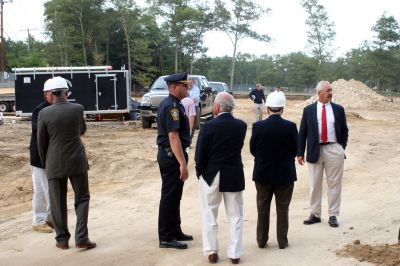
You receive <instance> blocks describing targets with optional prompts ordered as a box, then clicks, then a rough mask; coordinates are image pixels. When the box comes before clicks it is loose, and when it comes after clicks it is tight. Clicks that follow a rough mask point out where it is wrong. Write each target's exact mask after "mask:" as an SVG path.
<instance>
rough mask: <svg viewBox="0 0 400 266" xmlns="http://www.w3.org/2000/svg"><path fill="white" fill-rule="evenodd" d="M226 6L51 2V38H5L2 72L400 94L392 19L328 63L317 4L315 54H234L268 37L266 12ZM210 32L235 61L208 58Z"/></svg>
mask: <svg viewBox="0 0 400 266" xmlns="http://www.w3.org/2000/svg"><path fill="white" fill-rule="evenodd" d="M227 1H228V3H229V5H225V3H226V2H227ZM227 1H222V0H216V1H215V9H214V10H213V9H212V8H210V7H209V6H208V5H206V4H205V2H204V1H194V0H168V1H161V0H148V1H147V2H148V3H151V5H150V6H148V7H143V8H142V7H138V6H137V5H136V4H135V1H134V0H49V1H47V2H46V3H45V13H44V16H45V25H46V33H47V36H48V41H46V42H39V41H36V40H34V39H31V40H30V51H28V45H27V43H26V42H22V41H18V42H14V41H12V40H6V42H5V51H6V54H5V56H6V57H5V64H6V70H7V71H10V70H11V68H13V67H39V66H71V65H74V66H79V65H85V64H87V65H104V64H107V65H112V66H113V68H114V69H119V68H120V67H122V66H125V67H126V68H129V69H130V71H131V74H132V88H135V89H136V88H141V87H142V86H144V85H151V83H152V81H153V80H154V79H155V78H157V77H158V76H159V75H162V74H169V73H171V72H174V71H177V70H187V71H190V72H192V73H193V74H203V75H205V76H207V78H208V79H209V80H215V81H223V82H226V83H228V84H229V83H233V84H235V86H234V88H233V89H235V88H237V87H238V86H240V85H242V87H245V86H249V84H255V83H257V82H260V83H262V84H263V85H266V86H276V85H280V86H283V87H293V88H310V87H315V84H316V83H317V81H318V80H320V79H328V80H330V81H334V80H337V79H340V78H343V79H351V78H353V79H356V80H360V81H362V82H364V83H366V84H367V85H368V86H370V87H377V88H379V89H381V90H391V91H400V31H399V24H398V22H397V21H396V20H395V19H394V17H393V16H388V15H387V14H386V13H384V14H383V15H382V16H381V17H379V18H378V19H377V22H376V24H375V25H374V26H373V27H372V30H373V31H375V32H376V36H375V38H374V39H373V40H372V41H371V42H367V41H365V42H364V43H363V44H362V45H361V46H360V47H358V48H356V49H352V50H350V51H349V52H348V53H347V54H346V55H345V56H344V57H342V58H337V59H334V60H333V59H332V57H331V55H332V54H331V50H330V46H329V45H330V42H331V41H332V40H333V37H334V32H333V23H330V22H329V20H328V17H327V14H326V11H325V10H324V8H323V7H322V6H321V5H319V4H318V2H317V0H302V1H301V2H302V4H303V6H304V7H305V8H308V9H307V10H309V12H308V13H309V17H308V19H307V21H306V23H308V25H309V27H310V30H309V32H308V34H309V47H310V48H312V49H311V51H312V53H311V54H310V55H307V54H305V53H302V52H298V53H290V54H286V55H274V56H271V55H263V56H260V57H256V56H254V55H251V54H242V53H239V52H238V51H237V49H236V48H237V46H236V45H237V43H238V41H240V40H241V39H242V38H246V37H249V38H255V39H257V40H261V41H269V37H268V36H267V35H262V34H260V33H257V32H254V31H253V30H252V29H251V23H252V22H254V21H255V20H257V19H258V18H259V17H261V16H262V15H264V14H267V13H268V12H269V10H268V9H261V8H260V7H259V6H257V5H255V4H254V1H250V0H227ZM311 15H312V16H311ZM213 29H219V30H221V31H224V32H226V33H227V34H228V36H230V38H231V41H232V47H233V48H234V49H233V50H234V52H233V54H232V56H223V57H216V58H209V57H207V56H206V55H205V52H206V47H205V44H204V33H205V32H207V31H210V30H213ZM214 41H215V40H214ZM235 44H236V45H235ZM321 64H322V65H321ZM235 66H236V68H235ZM321 66H322V67H321ZM232 71H233V72H232ZM234 74H235V75H234Z"/></svg>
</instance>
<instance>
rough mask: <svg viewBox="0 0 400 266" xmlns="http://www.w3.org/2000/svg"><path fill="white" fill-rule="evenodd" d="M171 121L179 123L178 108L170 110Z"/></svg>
mask: <svg viewBox="0 0 400 266" xmlns="http://www.w3.org/2000/svg"><path fill="white" fill-rule="evenodd" d="M170 113H171V116H172V120H174V121H179V110H178V108H176V107H174V108H172V109H171V110H170Z"/></svg>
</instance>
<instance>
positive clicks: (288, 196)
mask: <svg viewBox="0 0 400 266" xmlns="http://www.w3.org/2000/svg"><path fill="white" fill-rule="evenodd" d="M293 187H294V183H293V182H292V183H290V184H288V185H263V184H260V183H257V182H256V189H257V211H258V219H257V243H258V244H259V245H262V246H264V245H265V244H267V241H268V232H269V216H270V208H271V200H272V196H273V195H275V205H276V217H277V219H276V235H277V239H278V245H279V246H280V247H282V246H285V245H286V244H288V239H287V233H288V230H289V204H290V201H291V200H292V194H293Z"/></svg>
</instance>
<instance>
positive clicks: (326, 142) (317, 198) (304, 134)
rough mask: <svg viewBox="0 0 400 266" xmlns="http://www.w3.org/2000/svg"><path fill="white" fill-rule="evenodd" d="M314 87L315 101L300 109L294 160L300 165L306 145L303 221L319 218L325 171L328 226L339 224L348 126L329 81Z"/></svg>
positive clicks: (314, 220)
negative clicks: (306, 197)
mask: <svg viewBox="0 0 400 266" xmlns="http://www.w3.org/2000/svg"><path fill="white" fill-rule="evenodd" d="M316 90H317V93H318V98H319V99H318V101H317V102H315V103H313V104H310V105H308V106H306V107H305V108H304V110H303V116H302V119H301V123H300V129H299V140H298V148H297V161H298V163H299V164H300V165H303V164H304V152H305V149H306V146H307V156H306V161H307V162H308V166H309V175H310V193H311V195H310V217H309V218H308V219H306V220H304V224H307V225H310V224H315V223H320V222H321V202H322V176H323V173H324V171H325V175H326V180H327V184H328V205H329V210H328V212H329V222H328V223H329V225H330V226H331V227H338V226H339V223H338V221H337V218H336V216H338V215H339V211H340V199H341V191H342V177H343V164H344V158H345V154H344V149H345V148H346V145H347V139H348V132H349V130H348V128H347V123H346V115H345V111H344V108H343V107H342V106H340V105H338V104H335V103H333V102H331V99H332V87H331V84H330V83H329V82H328V81H320V82H319V83H318V85H317V88H316ZM306 144H307V145H306Z"/></svg>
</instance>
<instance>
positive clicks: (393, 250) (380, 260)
mask: <svg viewBox="0 0 400 266" xmlns="http://www.w3.org/2000/svg"><path fill="white" fill-rule="evenodd" d="M357 243H359V241H357V240H356V241H354V244H352V245H346V246H345V247H344V249H342V250H340V251H338V253H337V255H340V256H343V257H354V258H356V259H358V260H359V261H367V262H370V263H374V264H376V265H388V266H394V265H400V245H398V244H393V245H389V244H384V245H377V246H370V245H360V244H357Z"/></svg>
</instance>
